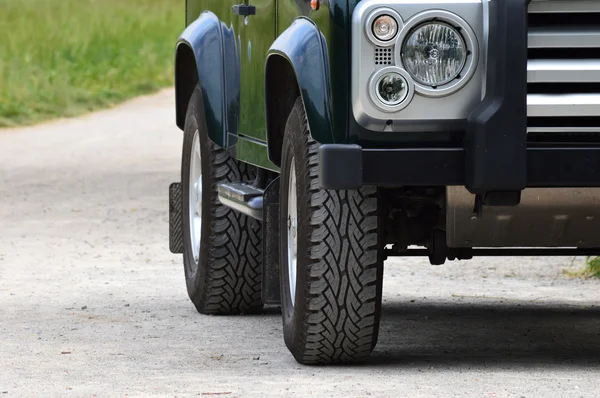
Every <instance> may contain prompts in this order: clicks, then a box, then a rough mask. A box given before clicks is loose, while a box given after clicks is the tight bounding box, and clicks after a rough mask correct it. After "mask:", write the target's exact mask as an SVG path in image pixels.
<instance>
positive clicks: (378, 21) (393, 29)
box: [373, 15, 398, 41]
mask: <svg viewBox="0 0 600 398" xmlns="http://www.w3.org/2000/svg"><path fill="white" fill-rule="evenodd" d="M396 33H398V22H397V21H396V20H395V19H394V17H392V16H391V15H380V16H379V17H377V18H375V21H373V35H374V36H375V38H377V39H378V40H381V41H390V40H392V39H393V38H394V37H396Z"/></svg>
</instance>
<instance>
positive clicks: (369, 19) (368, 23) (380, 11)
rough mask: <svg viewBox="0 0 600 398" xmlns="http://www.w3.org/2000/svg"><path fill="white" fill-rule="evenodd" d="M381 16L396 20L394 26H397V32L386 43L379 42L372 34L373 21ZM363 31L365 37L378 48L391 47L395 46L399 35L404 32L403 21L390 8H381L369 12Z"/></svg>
mask: <svg viewBox="0 0 600 398" xmlns="http://www.w3.org/2000/svg"><path fill="white" fill-rule="evenodd" d="M382 15H389V16H390V17H392V18H394V19H395V20H396V24H398V31H397V32H396V35H395V36H394V37H393V38H392V39H390V40H386V41H383V40H379V39H378V38H377V37H375V34H374V33H373V24H374V23H375V20H376V19H377V18H378V17H380V16H382ZM364 29H365V33H366V35H367V37H368V38H369V40H370V41H371V42H372V43H373V44H375V45H376V46H379V47H391V46H395V45H396V43H397V39H398V37H400V34H401V33H402V31H403V30H404V21H403V20H402V17H401V16H400V14H398V12H396V11H394V10H392V9H391V8H387V7H382V8H377V9H376V10H374V11H373V12H371V14H370V15H369V16H368V17H367V19H366V20H365V27H364Z"/></svg>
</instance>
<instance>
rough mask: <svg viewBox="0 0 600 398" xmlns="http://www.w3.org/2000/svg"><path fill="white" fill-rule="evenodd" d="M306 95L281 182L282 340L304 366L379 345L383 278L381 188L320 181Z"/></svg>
mask: <svg viewBox="0 0 600 398" xmlns="http://www.w3.org/2000/svg"><path fill="white" fill-rule="evenodd" d="M318 149H319V144H318V143H317V142H315V141H314V140H313V139H312V138H311V135H310V131H309V129H308V125H307V121H306V115H305V111H304V106H303V104H302V100H301V99H300V98H298V100H297V101H296V103H295V106H294V108H293V110H292V112H291V113H290V115H289V118H288V121H287V125H286V129H285V136H284V140H283V152H282V165H281V183H280V198H281V202H280V231H281V233H280V255H281V259H280V264H281V270H282V271H281V287H282V291H281V302H282V317H283V332H284V339H285V343H286V345H287V347H288V349H289V350H290V351H291V353H292V354H293V355H294V357H295V358H296V360H297V361H298V362H300V363H302V364H310V365H317V364H321V365H322V364H331V363H350V362H356V361H360V360H362V359H365V358H366V357H368V356H369V355H370V353H371V351H372V350H373V349H374V347H375V344H376V343H377V336H378V331H379V318H380V313H381V293H382V280H383V261H382V250H381V245H380V240H379V235H380V220H379V218H380V215H379V209H378V195H377V189H376V188H372V187H365V188H362V189H360V190H354V191H336V190H325V189H321V188H320V187H319V181H318V173H317V165H318V162H317V158H318Z"/></svg>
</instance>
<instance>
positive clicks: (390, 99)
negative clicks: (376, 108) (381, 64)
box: [375, 72, 408, 106]
mask: <svg viewBox="0 0 600 398" xmlns="http://www.w3.org/2000/svg"><path fill="white" fill-rule="evenodd" d="M376 85H377V86H376V87H375V92H376V93H377V98H378V99H379V100H380V101H381V102H382V103H383V104H384V105H386V106H396V105H398V104H400V103H401V102H402V101H404V100H405V99H406V97H407V96H408V82H407V81H406V79H405V78H404V77H402V75H400V74H398V73H395V72H389V73H386V74H384V75H382V76H381V77H380V78H379V80H377V82H376Z"/></svg>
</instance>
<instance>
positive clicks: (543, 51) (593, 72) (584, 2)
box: [527, 0, 600, 141]
mask: <svg viewBox="0 0 600 398" xmlns="http://www.w3.org/2000/svg"><path fill="white" fill-rule="evenodd" d="M528 53H529V56H528V62H527V82H528V85H527V86H528V87H527V88H528V90H527V113H528V116H529V123H528V126H529V134H530V135H537V136H538V137H539V136H549V135H553V134H554V135H560V134H562V135H565V134H568V135H574V134H576V136H577V137H578V139H582V137H586V136H587V137H589V138H590V141H597V136H598V135H599V134H600V0H564V1H559V0H533V1H532V2H531V3H530V6H529V44H528ZM583 140H584V141H585V139H583Z"/></svg>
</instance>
